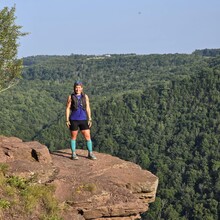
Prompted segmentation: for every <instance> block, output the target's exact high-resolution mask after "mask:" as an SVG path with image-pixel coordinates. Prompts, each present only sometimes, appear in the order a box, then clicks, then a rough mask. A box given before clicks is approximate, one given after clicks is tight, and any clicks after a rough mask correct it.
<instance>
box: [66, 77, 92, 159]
mask: <svg viewBox="0 0 220 220" xmlns="http://www.w3.org/2000/svg"><path fill="white" fill-rule="evenodd" d="M66 125H67V127H68V128H69V129H70V132H71V150H72V157H71V158H72V159H73V160H78V159H79V158H78V157H77V155H76V139H77V135H78V130H79V129H80V131H81V133H82V135H83V136H84V138H85V139H86V144H87V148H88V158H89V159H92V160H96V157H95V155H94V154H93V153H92V141H91V135H90V128H91V126H92V118H91V110H90V104H89V97H88V95H86V94H84V93H83V84H82V82H80V81H76V82H75V83H74V92H73V93H72V94H71V95H70V96H69V97H68V99H67V104H66Z"/></svg>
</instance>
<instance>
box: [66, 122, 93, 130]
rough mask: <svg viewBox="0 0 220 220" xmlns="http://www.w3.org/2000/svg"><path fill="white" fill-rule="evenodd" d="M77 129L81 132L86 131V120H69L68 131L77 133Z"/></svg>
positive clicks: (87, 126)
mask: <svg viewBox="0 0 220 220" xmlns="http://www.w3.org/2000/svg"><path fill="white" fill-rule="evenodd" d="M78 129H80V131H81V130H88V129H89V125H88V121H87V120H70V130H71V131H77V130H78Z"/></svg>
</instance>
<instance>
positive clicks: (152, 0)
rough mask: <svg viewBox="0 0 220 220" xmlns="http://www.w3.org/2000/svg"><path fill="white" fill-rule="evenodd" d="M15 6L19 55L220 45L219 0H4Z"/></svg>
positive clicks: (141, 51) (2, 1)
mask: <svg viewBox="0 0 220 220" xmlns="http://www.w3.org/2000/svg"><path fill="white" fill-rule="evenodd" d="M6 6H7V7H9V8H11V7H13V6H15V7H16V11H15V15H16V17H17V18H16V20H15V23H16V24H17V25H21V26H22V29H21V31H22V32H29V35H27V36H24V37H21V38H19V40H18V42H19V44H20V46H19V48H18V57H19V58H22V57H27V56H36V55H71V54H81V55H103V54H128V53H136V54H168V53H172V54H173V53H187V54H189V53H192V52H193V51H195V50H196V49H205V48H208V49H213V48H220V28H219V27H220V26H219V21H220V0H209V1H207V0H0V10H1V9H3V8H4V7H6Z"/></svg>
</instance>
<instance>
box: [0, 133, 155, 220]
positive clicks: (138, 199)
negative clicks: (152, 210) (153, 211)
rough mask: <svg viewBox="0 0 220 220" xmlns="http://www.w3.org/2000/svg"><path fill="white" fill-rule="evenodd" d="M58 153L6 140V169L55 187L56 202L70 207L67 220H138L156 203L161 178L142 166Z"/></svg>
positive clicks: (1, 140) (0, 147)
mask: <svg viewBox="0 0 220 220" xmlns="http://www.w3.org/2000/svg"><path fill="white" fill-rule="evenodd" d="M77 155H78V157H79V160H75V161H73V160H71V159H70V156H71V151H70V149H65V150H60V151H56V152H53V153H50V152H49V151H48V148H47V147H46V146H44V145H42V144H40V143H39V142H36V141H32V142H23V141H22V140H21V139H18V138H16V137H0V163H6V164H8V165H9V173H10V174H11V175H16V176H20V177H24V178H31V177H32V176H33V175H35V176H37V182H38V183H41V184H52V185H55V197H56V198H57V200H58V201H59V202H60V203H63V204H64V203H65V204H67V207H66V209H65V212H63V214H62V215H63V216H62V217H63V219H66V220H67V219H68V220H71V219H72V220H87V219H88V220H89V219H94V220H134V219H140V214H141V213H144V212H146V211H147V210H148V206H149V203H151V202H154V200H155V196H156V190H157V186H158V178H157V177H156V176H155V175H153V174H152V173H151V172H149V171H147V170H142V169H141V167H140V166H138V165H136V164H134V163H131V162H128V161H124V160H121V159H119V158H117V157H113V156H111V155H107V154H103V153H97V152H95V155H96V156H97V158H98V159H97V160H96V161H93V160H89V159H88V158H87V151H86V150H77Z"/></svg>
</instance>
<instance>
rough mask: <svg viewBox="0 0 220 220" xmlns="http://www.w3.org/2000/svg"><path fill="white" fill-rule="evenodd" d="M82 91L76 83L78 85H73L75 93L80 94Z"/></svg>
mask: <svg viewBox="0 0 220 220" xmlns="http://www.w3.org/2000/svg"><path fill="white" fill-rule="evenodd" d="M82 91H83V87H82V86H80V85H78V86H75V89H74V92H75V93H76V94H77V95H80V94H81V93H82Z"/></svg>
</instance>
